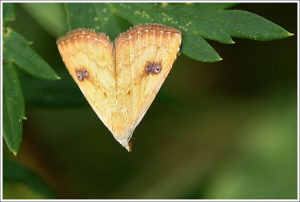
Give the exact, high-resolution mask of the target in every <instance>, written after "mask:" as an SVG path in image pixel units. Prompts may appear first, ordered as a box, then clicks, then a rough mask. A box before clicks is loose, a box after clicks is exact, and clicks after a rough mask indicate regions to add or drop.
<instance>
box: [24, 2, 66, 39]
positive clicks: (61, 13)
mask: <svg viewBox="0 0 300 202" xmlns="http://www.w3.org/2000/svg"><path fill="white" fill-rule="evenodd" d="M21 6H22V8H24V9H25V10H26V11H27V12H28V14H29V15H31V16H32V17H33V18H34V19H35V20H36V21H37V22H38V23H39V24H40V25H41V26H42V27H44V28H45V29H46V30H47V31H48V32H49V33H51V34H52V35H54V36H56V37H57V36H60V35H63V34H64V33H65V32H66V31H67V24H66V22H65V10H64V6H63V4H61V3H24V4H21Z"/></svg>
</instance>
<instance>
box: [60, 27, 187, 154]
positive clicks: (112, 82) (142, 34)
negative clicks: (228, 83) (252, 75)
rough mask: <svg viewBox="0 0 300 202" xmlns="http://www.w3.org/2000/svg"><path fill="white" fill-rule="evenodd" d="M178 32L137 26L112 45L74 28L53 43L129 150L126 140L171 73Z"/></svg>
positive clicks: (80, 86) (86, 96)
mask: <svg viewBox="0 0 300 202" xmlns="http://www.w3.org/2000/svg"><path fill="white" fill-rule="evenodd" d="M181 39H182V38H181V32H180V31H179V30H177V29H174V28H172V27H167V26H164V25H161V24H145V25H138V26H135V27H133V28H131V29H129V30H128V31H126V32H124V33H122V34H121V35H120V36H119V37H118V38H117V39H116V40H115V42H114V44H113V43H112V42H111V41H110V39H109V37H108V36H106V35H105V34H104V33H96V32H95V31H94V30H89V29H77V30H74V31H71V32H69V33H67V34H66V35H65V36H63V37H60V38H59V39H58V40H57V46H58V50H59V52H60V55H61V57H62V59H63V61H64V63H65V65H66V67H67V69H68V71H69V73H70V74H71V76H72V77H73V79H74V81H75V82H76V83H77V85H78V87H79V88H80V90H81V92H82V93H83V95H84V96H85V98H86V99H87V101H88V102H89V104H90V105H91V107H92V108H93V110H94V111H95V112H96V114H97V115H98V117H99V118H100V119H101V121H102V122H103V123H104V125H105V126H106V127H107V128H108V129H109V130H110V131H111V133H112V134H113V136H114V138H115V139H116V140H117V141H118V142H119V143H120V144H121V145H122V146H123V147H125V148H126V149H127V150H128V151H131V146H130V145H131V144H130V138H131V136H132V134H133V131H134V129H135V128H136V127H137V125H138V124H139V123H140V121H141V120H142V118H143V117H144V115H145V113H146V111H147V110H148V108H149V107H150V105H151V103H152V101H153V100H154V98H155V96H156V94H157V93H158V91H159V89H160V87H161V85H162V84H163V82H164V81H165V79H166V77H167V75H168V74H169V72H170V70H171V68H172V65H173V63H174V61H175V60H176V58H177V54H178V52H179V49H180V45H181Z"/></svg>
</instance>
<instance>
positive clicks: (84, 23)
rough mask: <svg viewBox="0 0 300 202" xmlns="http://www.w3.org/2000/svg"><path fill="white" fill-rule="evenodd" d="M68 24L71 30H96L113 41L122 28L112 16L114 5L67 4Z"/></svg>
mask: <svg viewBox="0 0 300 202" xmlns="http://www.w3.org/2000/svg"><path fill="white" fill-rule="evenodd" d="M65 5H66V12H67V22H68V26H69V29H70V30H73V29H77V28H86V29H95V30H96V31H97V32H105V33H106V34H107V35H109V36H110V38H111V39H114V38H115V37H117V36H118V35H119V34H120V32H121V31H122V30H121V29H120V26H119V24H118V21H117V19H116V18H115V17H114V16H113V14H112V11H111V10H112V4H103V3H100V4H91V3H89V4H84V3H74V4H65Z"/></svg>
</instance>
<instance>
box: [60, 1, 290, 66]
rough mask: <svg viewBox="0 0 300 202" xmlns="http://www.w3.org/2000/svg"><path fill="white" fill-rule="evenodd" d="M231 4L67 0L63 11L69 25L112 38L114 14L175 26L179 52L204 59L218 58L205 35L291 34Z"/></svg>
mask: <svg viewBox="0 0 300 202" xmlns="http://www.w3.org/2000/svg"><path fill="white" fill-rule="evenodd" d="M234 5H235V4H234V3H233V4H232V3H229V4H228V3H195V4H187V3H184V4H183V3H163V4H158V3H150V4H149V3H147V4H144V3H134V4H128V3H126V4H122V3H121V4H66V11H67V18H68V22H69V29H76V28H79V27H84V28H92V29H96V31H98V32H105V33H107V34H108V35H109V36H110V37H111V38H115V37H116V36H117V35H118V34H119V33H120V31H121V30H122V31H123V27H122V26H121V24H120V23H119V21H118V20H117V18H116V16H119V17H121V18H123V19H126V20H128V21H129V22H130V23H131V24H132V25H136V24H145V23H161V24H165V25H168V26H172V27H175V28H177V29H179V30H181V32H182V35H183V41H182V52H183V53H184V54H185V55H187V56H189V57H191V58H193V59H196V60H200V61H203V62H216V61H220V60H221V57H220V56H219V55H218V53H217V52H216V51H215V50H214V49H213V48H212V47H211V46H210V45H209V44H208V43H207V42H206V40H205V39H210V40H215V41H218V42H221V43H225V44H233V43H234V41H233V40H232V37H238V38H247V39H254V40H261V41H268V40H275V39H282V38H286V37H289V36H291V35H292V34H291V33H289V32H287V31H286V30H285V29H283V28H282V27H280V26H278V25H276V24H274V23H272V22H271V21H269V20H267V19H265V18H263V17H260V16H258V15H255V14H252V13H249V12H246V11H240V10H224V9H228V8H230V7H232V6H234ZM122 24H123V23H122ZM120 27H122V28H120ZM127 28H129V27H127Z"/></svg>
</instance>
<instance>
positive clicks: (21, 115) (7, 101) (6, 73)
mask: <svg viewBox="0 0 300 202" xmlns="http://www.w3.org/2000/svg"><path fill="white" fill-rule="evenodd" d="M23 119H25V106H24V98H23V94H22V90H21V86H20V83H19V80H18V76H17V73H16V69H15V67H14V66H13V64H12V63H5V64H4V65H3V137H4V140H5V142H6V145H7V147H8V149H9V150H10V151H11V152H12V153H13V154H14V155H16V154H17V152H18V150H19V148H20V144H21V140H22V120H23Z"/></svg>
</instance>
